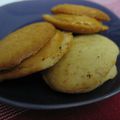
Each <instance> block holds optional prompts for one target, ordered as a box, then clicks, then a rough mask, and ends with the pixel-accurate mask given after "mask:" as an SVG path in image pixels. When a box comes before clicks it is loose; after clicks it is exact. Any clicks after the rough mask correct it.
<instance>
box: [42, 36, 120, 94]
mask: <svg viewBox="0 0 120 120" xmlns="http://www.w3.org/2000/svg"><path fill="white" fill-rule="evenodd" d="M118 54H119V49H118V47H117V45H116V44H115V43H113V42H112V41H111V40H109V39H108V38H106V37H104V36H102V35H81V36H78V37H75V38H74V40H73V42H72V47H71V48H70V50H69V52H68V53H67V54H66V55H65V56H64V57H63V58H62V59H61V60H60V61H59V62H58V63H57V64H56V65H55V66H53V67H51V68H50V69H48V70H47V71H46V73H45V74H44V78H45V81H46V83H47V84H48V85H49V86H50V87H51V88H53V89H55V90H57V91H61V92H65V93H85V92H89V91H91V90H94V89H95V88H97V87H98V86H100V85H101V84H103V83H104V82H105V81H106V78H107V77H106V75H108V73H109V72H110V70H111V68H112V67H113V66H114V65H115V63H116V59H117V56H118ZM108 78H109V77H108Z"/></svg>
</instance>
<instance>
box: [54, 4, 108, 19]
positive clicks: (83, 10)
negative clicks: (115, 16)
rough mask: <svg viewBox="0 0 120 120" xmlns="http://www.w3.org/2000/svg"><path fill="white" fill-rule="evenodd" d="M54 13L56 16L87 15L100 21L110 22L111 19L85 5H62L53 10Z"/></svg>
mask: <svg viewBox="0 0 120 120" xmlns="http://www.w3.org/2000/svg"><path fill="white" fill-rule="evenodd" d="M52 12H53V13H55V14H59V13H60V14H72V15H86V16H89V17H93V18H95V19H97V20H100V21H109V20H110V17H109V15H107V14H106V13H105V12H103V11H101V10H99V9H97V8H92V7H89V6H83V5H74V4H60V5H57V6H55V7H53V8H52Z"/></svg>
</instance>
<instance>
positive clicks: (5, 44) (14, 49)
mask: <svg viewBox="0 0 120 120" xmlns="http://www.w3.org/2000/svg"><path fill="white" fill-rule="evenodd" d="M55 33H56V29H55V27H54V26H53V25H52V24H50V23H47V22H37V23H33V24H30V25H27V26H25V27H22V28H20V29H18V30H16V31H15V32H12V33H10V34H9V35H8V36H6V37H5V38H3V39H2V40H1V41H0V70H6V69H10V68H13V67H16V66H17V65H18V64H20V63H21V62H22V61H23V60H24V59H26V58H28V57H30V56H32V55H34V54H36V53H37V52H38V51H39V50H40V49H41V48H42V47H43V46H44V45H45V44H46V43H47V42H48V41H49V40H50V39H51V38H52V37H53V36H54V35H55Z"/></svg>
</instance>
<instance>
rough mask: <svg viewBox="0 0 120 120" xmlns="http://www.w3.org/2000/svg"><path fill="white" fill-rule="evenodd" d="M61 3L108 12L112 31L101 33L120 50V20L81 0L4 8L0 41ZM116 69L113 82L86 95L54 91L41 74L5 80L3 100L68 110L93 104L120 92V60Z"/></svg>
mask: <svg viewBox="0 0 120 120" xmlns="http://www.w3.org/2000/svg"><path fill="white" fill-rule="evenodd" d="M60 3H74V4H82V5H88V6H92V7H96V8H99V9H101V10H103V11H105V12H106V13H108V14H109V15H110V17H111V21H110V22H107V23H105V24H107V25H108V26H109V27H110V30H108V31H107V32H104V33H102V34H104V35H105V36H107V37H109V38H111V39H112V40H113V41H114V42H116V43H117V45H118V46H119V47H120V41H119V40H120V21H119V18H118V17H116V16H115V15H114V14H113V13H112V12H110V11H109V10H108V9H106V8H104V7H102V6H100V5H98V4H95V3H91V2H87V1H80V0H56V1H54V0H34V1H23V2H16V3H12V4H8V5H6V6H3V7H1V8H0V39H2V38H3V37H5V36H6V35H7V34H9V33H10V32H13V31H15V30H16V29H18V28H20V27H22V26H24V25H27V24H30V23H33V22H37V21H42V17H41V16H42V14H45V13H50V8H51V7H52V6H54V5H56V4H60ZM117 68H118V75H117V77H116V78H115V79H114V80H111V81H108V82H107V83H105V84H104V85H103V86H101V87H99V88H97V89H96V90H94V91H93V92H90V93H87V94H76V95H68V94H63V93H58V92H55V91H52V90H51V89H50V88H49V87H48V86H47V85H46V84H45V83H44V82H43V80H42V78H41V75H40V74H41V73H36V74H34V75H31V76H29V77H25V78H21V79H19V80H13V81H5V82H2V83H0V101H1V102H5V103H8V104H12V105H16V106H21V107H26V108H33V109H54V108H66V107H72V106H80V105H85V104H89V103H93V102H96V101H100V100H102V99H105V98H108V97H110V96H112V95H114V94H116V93H118V92H119V91H120V58H118V61H117Z"/></svg>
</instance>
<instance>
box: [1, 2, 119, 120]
mask: <svg viewBox="0 0 120 120" xmlns="http://www.w3.org/2000/svg"><path fill="white" fill-rule="evenodd" d="M90 1H94V2H97V3H99V4H102V5H103V6H105V7H108V8H109V9H111V10H112V11H113V12H115V14H116V15H118V16H120V0H90ZM0 120H120V93H119V94H117V95H115V96H113V97H111V98H109V99H107V100H104V101H101V102H98V103H94V104H91V105H87V106H83V107H77V108H71V109H62V110H52V111H50V110H49V111H41V110H40V111H32V110H26V109H20V108H14V107H12V106H6V105H2V104H0Z"/></svg>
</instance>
